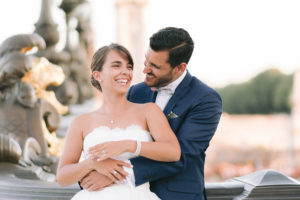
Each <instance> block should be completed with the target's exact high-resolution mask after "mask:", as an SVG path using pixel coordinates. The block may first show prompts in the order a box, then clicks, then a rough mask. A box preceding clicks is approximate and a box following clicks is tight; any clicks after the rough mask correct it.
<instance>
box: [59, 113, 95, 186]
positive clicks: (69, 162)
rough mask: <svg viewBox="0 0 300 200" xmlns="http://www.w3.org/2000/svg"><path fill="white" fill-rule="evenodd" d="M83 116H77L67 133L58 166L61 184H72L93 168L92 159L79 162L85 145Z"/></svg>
mask: <svg viewBox="0 0 300 200" xmlns="http://www.w3.org/2000/svg"><path fill="white" fill-rule="evenodd" d="M80 118H81V117H77V118H75V119H74V120H73V121H72V123H71V125H70V127H69V129H68V132H67V135H66V138H65V144H64V150H63V152H62V155H61V157H60V160H59V164H58V168H57V174H56V178H57V182H58V183H59V184H60V185H61V186H66V185H71V184H74V183H76V182H77V181H79V180H80V179H82V178H83V177H84V176H85V175H86V174H88V173H89V172H90V171H91V170H92V165H91V162H92V160H91V159H86V160H84V161H81V162H79V163H78V161H79V159H80V156H81V152H82V146H83V133H82V124H81V123H82V121H81V120H80Z"/></svg>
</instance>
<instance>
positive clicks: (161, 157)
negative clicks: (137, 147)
mask: <svg viewBox="0 0 300 200" xmlns="http://www.w3.org/2000/svg"><path fill="white" fill-rule="evenodd" d="M145 116H146V120H147V124H148V127H149V130H150V133H151V135H152V137H153V140H154V142H142V145H141V152H140V156H143V157H146V158H150V159H152V160H157V161H167V162H168V161H169V162H172V161H178V160H179V159H180V155H181V150H180V145H179V142H178V140H177V137H176V136H175V134H174V132H173V131H172V129H171V127H170V125H169V122H168V120H167V118H166V117H165V115H164V113H163V112H162V111H161V109H160V108H159V107H158V106H157V105H156V104H154V103H148V104H146V105H145Z"/></svg>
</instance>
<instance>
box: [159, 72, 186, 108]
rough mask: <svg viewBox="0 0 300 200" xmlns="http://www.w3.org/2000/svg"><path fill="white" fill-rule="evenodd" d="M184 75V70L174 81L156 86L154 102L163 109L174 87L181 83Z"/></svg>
mask: <svg viewBox="0 0 300 200" xmlns="http://www.w3.org/2000/svg"><path fill="white" fill-rule="evenodd" d="M185 75H186V70H185V71H184V72H183V73H182V74H181V76H179V77H178V78H177V79H176V80H175V81H173V82H172V83H169V84H168V85H167V86H164V87H161V88H158V92H157V96H156V99H155V103H156V104H157V105H158V106H159V107H160V109H161V110H162V111H163V110H164V109H165V107H166V105H167V103H168V102H169V100H170V99H171V97H172V95H173V94H174V92H175V90H176V88H177V87H178V85H179V84H180V83H181V81H182V80H183V79H184V77H185Z"/></svg>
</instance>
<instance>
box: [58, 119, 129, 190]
mask: <svg viewBox="0 0 300 200" xmlns="http://www.w3.org/2000/svg"><path fill="white" fill-rule="evenodd" d="M82 123H84V120H82V119H81V118H80V117H77V118H75V119H74V120H73V121H72V123H71V125H70V127H69V130H68V132H67V135H66V139H65V144H64V150H63V153H62V156H61V158H60V161H59V164H58V168H57V174H56V178H57V182H58V184H59V185H61V186H66V185H71V184H74V183H77V182H78V181H80V180H81V179H82V178H83V177H85V176H86V175H87V174H88V173H89V172H91V171H92V170H96V171H98V172H99V173H101V174H103V175H105V176H108V177H109V178H110V179H111V180H113V181H114V182H116V181H118V180H121V179H123V178H124V176H126V175H127V173H126V172H125V171H124V170H123V168H122V166H127V167H130V165H129V164H128V163H125V162H122V161H119V160H113V159H107V160H105V161H102V162H97V161H95V160H93V159H91V158H88V159H85V160H83V161H80V162H78V161H79V159H80V156H81V152H82V146H83V134H82V127H83V126H82ZM114 171H117V172H118V174H117V175H118V176H116V175H114V173H113V172H114ZM122 175H123V177H122Z"/></svg>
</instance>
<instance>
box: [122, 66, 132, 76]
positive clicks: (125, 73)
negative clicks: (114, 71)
mask: <svg viewBox="0 0 300 200" xmlns="http://www.w3.org/2000/svg"><path fill="white" fill-rule="evenodd" d="M129 73H130V70H129V69H127V67H124V68H122V70H121V74H124V75H127V74H129Z"/></svg>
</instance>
